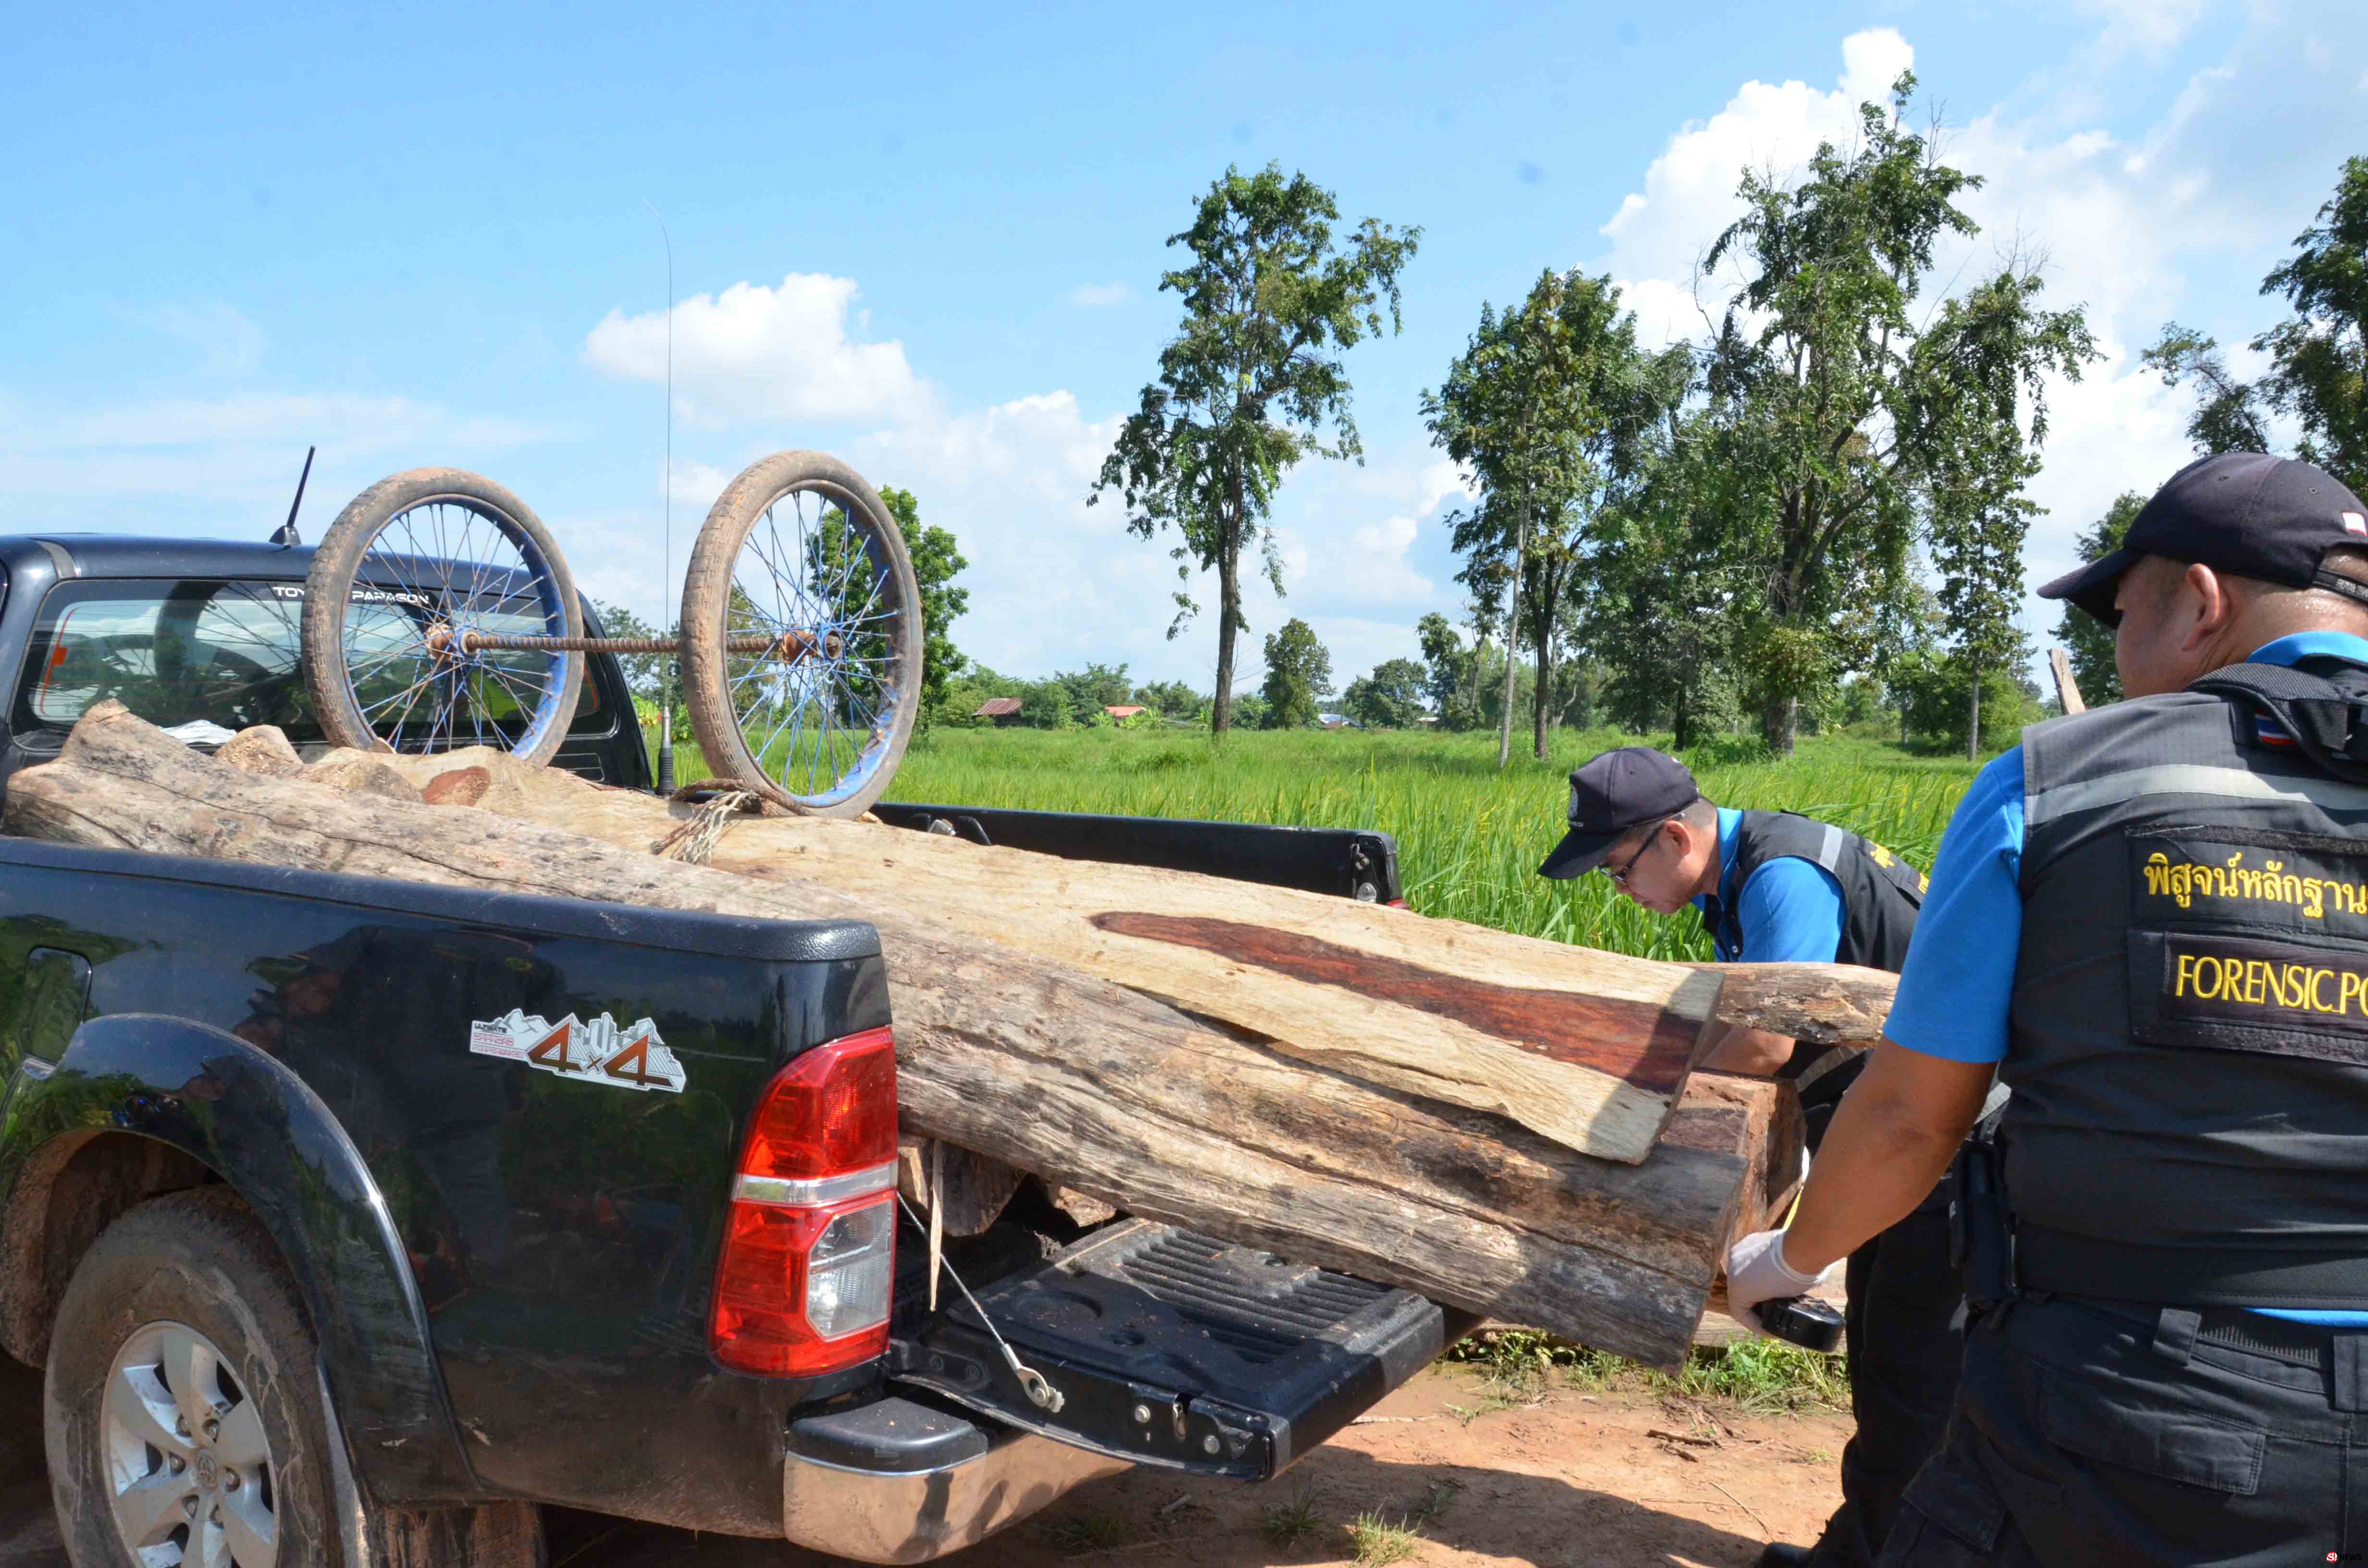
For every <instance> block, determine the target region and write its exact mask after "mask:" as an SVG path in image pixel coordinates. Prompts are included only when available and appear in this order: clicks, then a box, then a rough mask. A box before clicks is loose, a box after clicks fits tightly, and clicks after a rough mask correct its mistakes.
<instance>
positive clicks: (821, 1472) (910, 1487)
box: [781, 1429, 1130, 1562]
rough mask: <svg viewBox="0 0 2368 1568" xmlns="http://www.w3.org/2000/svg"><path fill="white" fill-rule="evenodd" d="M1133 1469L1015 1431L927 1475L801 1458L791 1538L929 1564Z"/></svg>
mask: <svg viewBox="0 0 2368 1568" xmlns="http://www.w3.org/2000/svg"><path fill="white" fill-rule="evenodd" d="M983 1435H984V1434H983ZM967 1446H969V1447H972V1448H973V1449H974V1450H975V1445H967ZM1129 1468H1130V1466H1129V1463H1128V1461H1127V1460H1120V1459H1111V1458H1110V1457H1108V1456H1106V1455H1102V1454H1096V1453H1088V1452H1087V1451H1086V1450H1085V1449H1075V1448H1071V1447H1070V1446H1069V1445H1067V1444H1066V1443H1057V1442H1054V1441H1053V1440H1052V1439H1051V1438H1049V1437H1037V1436H1035V1435H1034V1434H1033V1433H1029V1432H1016V1431H1011V1430H1008V1429H999V1430H997V1431H996V1432H995V1433H994V1434H992V1435H986V1441H985V1447H984V1449H983V1450H976V1451H973V1452H970V1453H968V1454H966V1455H965V1456H964V1457H962V1458H959V1459H953V1460H948V1461H947V1462H944V1463H942V1464H935V1465H931V1466H929V1467H928V1468H924V1469H917V1470H874V1469H869V1468H860V1467H858V1466H856V1465H850V1464H842V1463H837V1462H834V1461H832V1460H822V1459H816V1458H813V1457H810V1456H808V1455H805V1454H800V1453H797V1452H795V1451H792V1452H791V1454H790V1455H789V1457H788V1460H787V1462H786V1464H785V1465H784V1466H783V1467H782V1471H781V1532H782V1534H783V1535H785V1536H786V1537H788V1539H789V1540H791V1542H792V1543H794V1544H795V1545H798V1546H803V1547H806V1548H808V1549H810V1550H812V1551H826V1552H831V1553H833V1554H835V1555H837V1556H840V1557H851V1558H854V1559H855V1560H856V1561H857V1562H930V1561H932V1560H933V1559H936V1558H939V1557H942V1556H944V1555H945V1554H946V1553H948V1552H950V1551H960V1550H962V1548H963V1547H966V1546H971V1545H973V1544H975V1543H976V1542H978V1541H980V1540H985V1538H986V1537H988V1536H990V1535H993V1534H994V1533H995V1532H996V1530H999V1529H1001V1528H1004V1527H1005V1526H1007V1525H1011V1524H1017V1523H1018V1522H1019V1520H1021V1519H1024V1518H1026V1517H1028V1516H1029V1515H1030V1514H1032V1513H1034V1512H1036V1511H1037V1510H1038V1509H1039V1508H1042V1507H1043V1506H1046V1505H1047V1504H1049V1503H1051V1502H1053V1500H1054V1499H1055V1498H1058V1497H1059V1496H1061V1494H1064V1493H1065V1492H1067V1491H1068V1490H1069V1489H1070V1488H1071V1487H1073V1486H1076V1485H1078V1484H1080V1483H1084V1482H1087V1481H1093V1480H1097V1479H1099V1478H1100V1477H1102V1476H1106V1475H1115V1474H1117V1473H1118V1472H1119V1471H1122V1470H1126V1469H1129Z"/></svg>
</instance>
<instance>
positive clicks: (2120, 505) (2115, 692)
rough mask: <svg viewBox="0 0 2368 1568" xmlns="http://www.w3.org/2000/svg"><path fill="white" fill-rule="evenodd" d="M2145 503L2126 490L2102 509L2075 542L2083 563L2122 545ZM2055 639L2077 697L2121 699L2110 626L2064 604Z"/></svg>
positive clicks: (2097, 703)
mask: <svg viewBox="0 0 2368 1568" xmlns="http://www.w3.org/2000/svg"><path fill="white" fill-rule="evenodd" d="M2145 505H2146V497H2145V496H2143V495H2140V494H2136V493H2135V491H2125V492H2123V494H2122V495H2121V496H2120V498H2119V499H2117V500H2115V501H2114V503H2113V504H2112V506H2109V507H2107V508H2106V509H2105V515H2104V516H2103V517H2100V518H2098V519H2097V521H2096V524H2095V526H2094V527H2092V528H2089V530H2088V531H2087V532H2086V533H2083V534H2082V535H2081V536H2080V537H2079V538H2078V540H2075V541H2074V548H2075V549H2077V550H2078V551H2079V552H2080V559H2081V560H2082V561H2083V562H2089V561H2102V560H2103V559H2104V558H2105V557H2106V556H2108V555H2111V554H2112V552H2113V551H2117V550H2119V549H2121V548H2122V540H2123V539H2124V538H2125V537H2127V535H2128V534H2129V531H2130V519H2131V518H2133V517H2136V516H2137V515H2138V508H2139V507H2141V506H2145ZM2055 638H2056V641H2057V642H2061V643H2063V644H2064V651H2065V653H2066V656H2068V657H2069V658H2070V659H2071V661H2072V678H2073V679H2074V680H2075V681H2077V682H2078V683H2079V687H2080V699H2081V700H2082V701H2083V702H2086V703H2087V704H2088V705H2089V707H2091V708H2102V707H2103V706H2104V705H2105V704H2106V703H2108V702H2119V701H2120V700H2121V699H2122V673H2121V670H2120V668H2119V667H2118V666H2116V665H2114V663H2113V629H2112V627H2110V626H2107V625H2106V624H2105V623H2104V622H2103V621H2101V620H2099V619H2097V618H2096V617H2095V616H2093V615H2090V614H2089V612H2088V611H2087V610H2084V609H2077V608H2073V607H2072V606H2070V605H2068V604H2067V605H2066V606H2065V607H2064V615H2063V619H2059V620H2058V621H2056V623H2055Z"/></svg>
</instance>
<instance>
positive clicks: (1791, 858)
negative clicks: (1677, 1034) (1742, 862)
mask: <svg viewBox="0 0 2368 1568" xmlns="http://www.w3.org/2000/svg"><path fill="white" fill-rule="evenodd" d="M1742 822H1743V813H1742V812H1739V811H1730V810H1728V809H1727V808H1726V807H1725V806H1721V807H1720V808H1719V810H1718V902H1719V903H1720V904H1721V905H1722V906H1723V907H1725V908H1727V909H1732V910H1734V911H1735V918H1736V924H1737V925H1739V926H1742V927H1743V946H1742V948H1741V949H1739V950H1737V951H1736V952H1731V953H1730V952H1727V951H1725V950H1724V949H1721V951H1720V952H1719V955H1718V958H1719V961H1720V962H1721V963H1831V962H1833V961H1834V955H1835V954H1836V953H1838V952H1839V951H1840V950H1841V945H1842V885H1841V883H1839V882H1838V881H1835V880H1834V874H1833V873H1832V872H1831V871H1828V870H1827V869H1825V868H1824V867H1823V866H1820V865H1818V864H1817V863H1816V861H1814V860H1804V859H1802V858H1800V857H1799V856H1797V855H1781V856H1778V857H1777V858H1775V859H1773V860H1763V861H1761V862H1760V863H1759V869H1757V870H1755V871H1753V872H1752V873H1751V875H1750V876H1748V877H1747V878H1745V879H1744V882H1743V886H1742V887H1741V888H1740V889H1737V888H1736V885H1735V833H1736V828H1737V827H1739V826H1740V825H1741V824H1742ZM1738 898H1740V899H1741V900H1742V902H1741V903H1736V899H1738ZM1693 903H1694V907H1695V908H1696V909H1704V910H1706V909H1708V908H1709V906H1710V900H1709V899H1708V898H1707V897H1698V898H1696V899H1695V900H1694V901H1693Z"/></svg>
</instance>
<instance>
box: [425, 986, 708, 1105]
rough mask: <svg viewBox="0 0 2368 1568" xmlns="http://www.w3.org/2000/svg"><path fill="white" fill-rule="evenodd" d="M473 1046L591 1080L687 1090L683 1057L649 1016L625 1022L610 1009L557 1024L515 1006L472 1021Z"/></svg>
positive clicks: (627, 1086) (475, 1049)
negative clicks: (502, 1014)
mask: <svg viewBox="0 0 2368 1568" xmlns="http://www.w3.org/2000/svg"><path fill="white" fill-rule="evenodd" d="M469 1050H470V1051H471V1053H472V1054H473V1055H477V1056H498V1057H501V1058H502V1059H504V1060H505V1061H509V1062H525V1063H526V1064H527V1065H528V1066H529V1067H534V1068H539V1069H541V1071H543V1072H545V1073H556V1074H559V1075H560V1076H561V1077H563V1078H575V1079H580V1080H581V1081H583V1082H585V1083H587V1084H605V1085H608V1086H609V1087H610V1088H620V1089H664V1090H666V1092H667V1093H669V1094H676V1095H678V1094H680V1093H682V1085H683V1081H684V1074H683V1070H682V1063H681V1062H679V1061H677V1060H676V1057H675V1053H674V1052H673V1051H668V1050H667V1049H666V1044H665V1042H664V1041H662V1040H659V1039H658V1027H657V1025H656V1023H655V1021H653V1020H652V1019H649V1018H643V1019H641V1020H640V1021H639V1022H637V1023H635V1024H634V1025H633V1026H632V1028H620V1027H619V1026H618V1023H617V1020H616V1019H614V1018H612V1017H609V1015H608V1014H606V1013H602V1014H600V1015H599V1016H598V1017H595V1018H593V1019H591V1020H590V1021H589V1022H586V1021H583V1020H581V1019H578V1018H577V1017H576V1016H575V1014H573V1013H570V1014H568V1015H567V1017H564V1018H562V1019H560V1020H559V1022H557V1023H555V1024H554V1023H551V1022H548V1021H546V1020H545V1019H543V1018H541V1017H536V1016H535V1015H533V1014H531V1013H527V1012H523V1011H521V1010H520V1009H518V1008H516V1007H513V1008H511V1009H510V1012H509V1016H508V1017H501V1018H495V1019H493V1020H491V1021H490V1022H477V1021H472V1023H471V1024H470V1025H469Z"/></svg>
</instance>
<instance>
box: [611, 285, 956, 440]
mask: <svg viewBox="0 0 2368 1568" xmlns="http://www.w3.org/2000/svg"><path fill="white" fill-rule="evenodd" d="M856 291H857V290H856V285H855V280H854V279H853V278H833V277H830V276H828V275H826V274H824V273H818V272H792V273H791V274H790V275H789V276H788V277H786V278H782V279H781V283H780V287H779V288H778V289H774V288H768V287H766V286H765V285H763V284H761V283H748V282H740V283H734V284H733V285H732V287H730V288H729V289H726V290H723V292H722V293H721V294H713V295H710V294H693V295H692V296H691V297H690V298H689V299H687V300H684V301H681V302H679V303H678V304H677V305H676V306H675V308H674V323H673V333H674V386H675V401H676V403H677V405H678V406H679V407H680V408H681V410H682V414H683V417H684V418H685V419H688V420H690V421H692V422H694V423H698V424H701V425H706V426H711V427H721V426H729V425H733V424H737V423H745V422H746V421H749V420H755V419H881V418H901V417H908V416H911V415H916V414H917V413H919V412H921V411H922V410H923V409H924V408H925V407H926V406H927V404H928V391H927V389H926V388H925V387H923V385H922V384H921V381H920V378H918V377H917V376H916V375H915V374H914V373H913V368H912V366H910V365H909V364H907V363H906V362H905V346H904V345H903V344H901V343H897V342H894V341H891V342H886V343H865V342H860V341H858V340H857V338H856V337H855V336H854V335H853V334H852V332H851V331H850V328H852V327H857V326H860V321H857V320H854V319H851V318H852V317H853V316H854V312H853V309H852V307H853V304H854V301H855V296H856ZM666 332H667V324H666V312H664V311H653V312H649V313H647V314H645V315H637V316H628V315H626V314H625V313H624V312H621V311H613V310H612V311H610V312H609V314H608V316H607V317H606V318H605V319H604V320H602V321H601V323H600V324H598V326H595V327H594V328H593V329H592V331H591V334H590V335H588V336H587V337H586V339H585V340H584V353H585V358H587V359H588V360H590V361H591V363H592V364H594V365H595V366H597V367H598V368H599V369H602V370H605V371H607V372H608V373H609V374H610V375H614V376H622V377H626V378H629V379H631V380H633V381H653V382H663V381H665V380H666Z"/></svg>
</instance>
